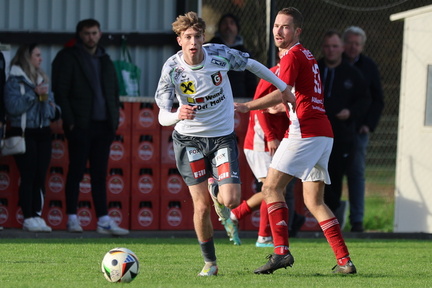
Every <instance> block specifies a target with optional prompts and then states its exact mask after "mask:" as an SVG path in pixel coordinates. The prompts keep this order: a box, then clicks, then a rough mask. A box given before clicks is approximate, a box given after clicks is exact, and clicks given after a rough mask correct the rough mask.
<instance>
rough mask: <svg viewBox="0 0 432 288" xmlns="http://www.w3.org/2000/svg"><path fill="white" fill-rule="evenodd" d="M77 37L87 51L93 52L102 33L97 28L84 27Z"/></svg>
mask: <svg viewBox="0 0 432 288" xmlns="http://www.w3.org/2000/svg"><path fill="white" fill-rule="evenodd" d="M79 36H80V38H81V40H82V42H83V45H84V47H86V48H87V49H89V50H93V49H96V47H97V44H98V43H99V39H100V38H101V36H102V32H101V31H100V30H99V28H98V27H97V26H93V27H84V28H83V29H82V30H81V32H79Z"/></svg>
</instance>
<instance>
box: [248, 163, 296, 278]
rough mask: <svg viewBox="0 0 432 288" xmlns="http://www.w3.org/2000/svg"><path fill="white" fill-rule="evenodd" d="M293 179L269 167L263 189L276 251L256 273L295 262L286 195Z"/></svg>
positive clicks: (284, 266) (270, 271)
mask: <svg viewBox="0 0 432 288" xmlns="http://www.w3.org/2000/svg"><path fill="white" fill-rule="evenodd" d="M292 179H293V176H291V175H288V174H285V173H283V172H280V171H278V170H276V169H273V168H271V167H270V169H269V172H268V175H267V178H266V181H265V183H264V186H263V189H262V191H263V194H264V197H265V201H266V203H267V210H268V215H269V222H270V227H271V231H272V236H273V243H274V253H273V254H272V255H270V257H269V261H268V262H267V263H266V264H265V265H263V266H261V267H259V268H258V269H256V270H255V271H254V273H256V274H270V273H273V271H275V270H277V269H280V268H286V267H288V266H292V265H293V263H294V258H293V257H292V255H291V253H290V251H289V241H288V206H287V204H286V202H285V196H284V195H285V194H284V191H285V187H286V185H287V184H288V183H289V182H290V181H291V180H292Z"/></svg>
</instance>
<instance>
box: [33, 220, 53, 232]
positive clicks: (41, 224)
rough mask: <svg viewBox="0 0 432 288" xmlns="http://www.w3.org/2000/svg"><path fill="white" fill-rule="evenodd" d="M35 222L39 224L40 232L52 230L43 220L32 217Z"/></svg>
mask: <svg viewBox="0 0 432 288" xmlns="http://www.w3.org/2000/svg"><path fill="white" fill-rule="evenodd" d="M33 219H35V221H36V222H37V223H38V224H39V228H40V231H41V232H51V231H52V228H51V227H50V226H48V225H47V224H46V222H45V220H44V219H43V218H41V217H34V218H33Z"/></svg>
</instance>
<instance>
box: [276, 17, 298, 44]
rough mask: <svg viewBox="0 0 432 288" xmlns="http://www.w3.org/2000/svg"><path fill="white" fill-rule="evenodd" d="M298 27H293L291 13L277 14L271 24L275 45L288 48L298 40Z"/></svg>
mask: <svg viewBox="0 0 432 288" xmlns="http://www.w3.org/2000/svg"><path fill="white" fill-rule="evenodd" d="M300 33H301V29H300V28H295V27H294V22H293V18H292V16H291V15H285V14H278V15H277V16H276V19H275V22H274V24H273V37H274V41H275V45H276V47H278V48H279V49H289V48H291V47H292V46H293V45H294V44H296V43H297V42H298V41H299V36H300Z"/></svg>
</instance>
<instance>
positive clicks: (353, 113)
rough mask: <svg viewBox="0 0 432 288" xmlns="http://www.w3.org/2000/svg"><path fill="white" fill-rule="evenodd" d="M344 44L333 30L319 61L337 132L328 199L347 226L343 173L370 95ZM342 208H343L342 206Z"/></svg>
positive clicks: (328, 109) (327, 104) (326, 37)
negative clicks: (348, 59) (346, 57)
mask: <svg viewBox="0 0 432 288" xmlns="http://www.w3.org/2000/svg"><path fill="white" fill-rule="evenodd" d="M343 51H344V45H343V42H342V37H341V34H340V33H339V32H336V31H334V30H330V31H328V32H327V33H325V35H324V37H323V42H322V53H323V58H322V59H320V60H319V61H318V66H319V68H320V74H321V80H322V83H323V89H324V107H325V110H326V112H327V117H328V118H329V120H330V123H331V125H332V129H333V133H334V142H333V148H332V152H331V154H330V159H329V166H328V171H329V174H330V179H331V184H330V185H326V186H325V192H324V200H325V203H326V204H327V205H328V206H329V208H330V209H331V210H332V211H333V213H334V214H335V215H336V217H337V218H338V220H339V223H340V224H341V226H342V227H343V226H344V224H343V223H344V222H345V215H344V213H343V212H344V211H345V209H344V207H343V206H342V207H341V196H342V187H343V177H344V176H345V175H347V167H348V162H349V161H350V159H351V158H352V157H353V153H354V144H355V139H356V137H357V136H356V134H357V133H356V123H358V121H359V119H362V117H363V116H364V114H365V111H366V109H367V108H368V107H369V102H370V97H369V93H368V90H367V88H366V85H365V80H364V78H363V76H362V74H361V72H360V71H359V70H358V69H357V68H355V67H353V66H351V65H350V64H348V63H346V62H344V61H342V53H343ZM340 208H342V209H340Z"/></svg>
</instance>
